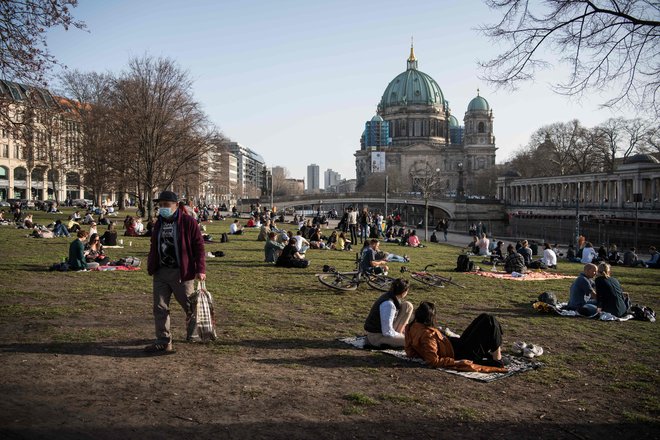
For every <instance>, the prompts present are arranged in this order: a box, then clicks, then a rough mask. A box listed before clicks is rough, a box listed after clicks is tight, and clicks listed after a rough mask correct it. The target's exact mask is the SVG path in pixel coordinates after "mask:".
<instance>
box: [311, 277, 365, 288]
mask: <svg viewBox="0 0 660 440" xmlns="http://www.w3.org/2000/svg"><path fill="white" fill-rule="evenodd" d="M317 277H318V279H319V281H320V282H321V284H323V285H325V286H328V287H330V288H332V289H337V290H344V291H351V290H355V289H357V287H358V282H357V281H356V280H355V278H354V277H353V276H352V275H351V276H348V275H343V274H341V273H324V274H319V275H317Z"/></svg>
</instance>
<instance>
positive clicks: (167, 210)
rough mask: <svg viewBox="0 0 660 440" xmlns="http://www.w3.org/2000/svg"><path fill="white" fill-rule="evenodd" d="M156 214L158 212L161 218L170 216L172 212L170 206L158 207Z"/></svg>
mask: <svg viewBox="0 0 660 440" xmlns="http://www.w3.org/2000/svg"><path fill="white" fill-rule="evenodd" d="M158 214H160V216H161V217H163V218H170V217H172V214H173V213H172V209H171V208H160V209H159V210H158Z"/></svg>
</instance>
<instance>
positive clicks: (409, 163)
mask: <svg viewBox="0 0 660 440" xmlns="http://www.w3.org/2000/svg"><path fill="white" fill-rule="evenodd" d="M463 123H464V124H465V125H464V126H461V125H459V121H458V119H457V118H456V117H455V116H454V115H452V110H451V108H450V107H449V101H447V99H446V98H445V95H444V93H443V91H442V89H441V88H440V86H439V85H438V83H437V82H436V81H435V80H434V79H433V78H432V77H431V76H430V75H428V74H426V73H424V72H422V71H420V70H419V69H418V60H417V58H416V57H415V53H414V49H413V47H411V48H410V56H409V57H408V60H407V69H406V71H405V72H403V73H401V74H399V75H397V76H396V77H395V78H394V79H393V80H392V81H391V82H390V83H389V84H388V86H387V87H386V88H385V92H384V93H383V96H382V98H381V100H380V103H379V105H378V111H377V115H375V116H374V117H373V118H371V120H369V121H368V122H367V123H366V124H365V131H364V132H363V135H362V138H361V140H360V147H361V148H360V150H358V151H357V152H356V153H355V166H356V175H357V187H358V190H359V189H360V187H362V186H364V185H365V184H366V183H367V182H368V180H369V178H370V177H371V176H372V175H373V174H376V173H387V174H388V175H390V176H392V175H398V177H399V178H400V179H401V181H402V182H405V185H406V186H407V187H408V188H409V189H410V190H415V185H416V184H415V182H416V181H417V178H419V177H420V176H421V175H428V173H429V170H430V171H431V172H432V173H433V174H434V178H435V179H437V180H438V182H439V185H438V186H439V187H440V188H441V189H442V190H444V191H445V192H447V193H451V192H454V191H456V190H457V189H458V186H459V174H460V173H459V171H463V173H462V174H463V178H464V182H463V183H464V186H465V189H466V192H468V193H469V192H470V189H471V185H472V181H473V179H474V177H475V175H476V174H477V173H478V172H479V171H480V170H485V169H488V168H490V167H492V166H493V165H494V164H495V151H496V149H497V148H496V147H495V136H494V135H493V111H492V109H491V108H490V105H489V104H488V101H486V99H485V98H484V97H482V96H480V94H479V92H478V91H477V96H476V97H475V98H474V99H472V101H470V103H469V105H468V107H467V111H466V112H465V114H464V116H463ZM440 188H438V189H440Z"/></svg>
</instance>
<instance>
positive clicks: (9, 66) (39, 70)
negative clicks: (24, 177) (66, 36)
mask: <svg viewBox="0 0 660 440" xmlns="http://www.w3.org/2000/svg"><path fill="white" fill-rule="evenodd" d="M77 5H78V0H0V75H1V77H2V79H4V80H8V81H15V82H18V83H23V84H27V85H34V86H41V87H43V86H45V85H46V81H45V75H46V73H47V72H48V70H49V69H50V68H51V67H53V66H54V65H56V64H57V60H56V59H55V57H54V56H53V55H51V54H50V53H49V52H48V47H47V44H46V33H47V31H48V30H49V29H51V28H55V27H62V28H64V29H65V30H68V29H69V28H71V27H73V28H78V29H84V28H85V24H84V23H83V22H81V21H76V20H75V19H74V18H73V16H72V15H71V9H73V8H75V7H76V6H77ZM9 104H11V101H10V100H2V101H0V120H1V121H2V122H3V123H5V124H12V123H15V122H16V121H14V120H12V118H10V114H9Z"/></svg>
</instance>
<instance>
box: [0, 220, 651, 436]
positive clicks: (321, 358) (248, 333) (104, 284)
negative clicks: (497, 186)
mask: <svg viewBox="0 0 660 440" xmlns="http://www.w3.org/2000/svg"><path fill="white" fill-rule="evenodd" d="M59 217H61V218H64V215H61V216H59ZM55 218H57V217H56V216H50V215H46V214H42V213H40V214H36V215H35V221H36V222H38V223H48V222H50V221H53V220H54V219H55ZM121 219H122V217H119V220H120V222H121ZM228 228H229V222H228V221H220V222H213V223H208V224H207V232H208V233H210V234H211V235H213V236H214V237H215V238H216V239H219V237H220V233H221V232H225V231H227V230H228ZM99 230H100V231H104V230H105V227H103V226H101V227H99ZM122 232H123V231H121V230H120V233H122ZM26 235H27V231H24V230H17V229H14V228H9V227H0V269H1V270H2V274H3V275H2V277H0V359H1V360H2V361H3V365H4V366H5V378H6V379H9V380H7V381H6V382H5V383H4V384H2V385H0V392H2V394H3V395H4V396H8V398H7V399H4V401H3V402H2V403H0V413H2V414H5V415H3V416H1V419H0V428H1V430H0V433H3V432H4V433H13V434H16V433H18V434H23V435H26V436H33V435H42V434H44V433H49V432H50V433H53V432H54V433H56V434H57V433H59V434H61V435H62V436H66V435H70V436H73V437H79V438H80V437H86V436H88V435H91V436H92V437H93V438H105V437H108V438H111V437H112V435H114V434H121V433H125V432H127V433H130V432H135V431H131V429H133V430H135V429H142V428H144V427H145V426H147V425H148V426H152V425H155V424H160V425H167V426H170V427H171V428H172V429H173V431H172V432H173V433H185V432H188V431H186V430H187V429H188V427H187V426H188V425H187V424H189V423H191V422H190V421H189V420H187V419H186V418H185V417H184V418H176V417H172V413H173V410H171V409H167V410H165V409H163V407H164V404H165V403H164V402H170V401H176V402H178V403H179V404H181V405H183V406H184V407H186V408H198V409H199V408H204V409H205V411H204V413H203V414H202V415H195V416H190V418H191V419H193V420H194V421H195V423H196V424H197V425H198V427H199V426H214V427H215V431H214V432H220V433H221V432H236V431H235V429H236V427H238V426H240V427H242V429H244V431H243V432H245V433H246V434H245V438H247V437H250V436H251V435H248V434H247V433H252V435H253V436H254V437H259V436H260V433H262V432H270V433H271V435H272V436H275V437H280V436H284V435H285V433H287V435H289V436H293V437H295V438H308V437H307V436H306V435H303V434H308V433H312V432H313V433H314V435H315V436H320V437H324V438H344V437H343V436H342V435H340V434H342V432H345V431H342V430H343V429H346V427H350V429H352V430H353V431H352V432H353V433H354V435H355V436H356V437H357V438H371V437H373V438H376V437H378V435H377V433H385V431H386V430H385V428H384V427H383V424H382V421H387V420H390V419H392V417H394V418H395V419H396V420H399V421H403V420H408V421H411V422H412V421H414V422H415V423H417V424H418V425H419V426H429V429H432V428H433V427H434V426H435V427H436V428H438V427H439V426H441V425H442V426H445V427H449V426H451V428H447V429H448V431H446V432H456V433H458V434H460V433H463V434H465V431H461V430H460V427H461V426H463V427H465V426H466V425H471V426H473V427H476V428H474V429H476V431H469V432H472V434H473V435H474V436H477V437H479V436H482V435H483V436H486V435H487V434H488V433H500V435H502V436H507V433H508V434H515V433H516V432H518V433H519V434H520V433H528V434H530V432H529V431H525V430H523V428H524V427H525V426H528V425H530V424H532V425H536V424H543V425H544V426H545V428H544V429H547V430H548V431H544V432H546V433H547V435H548V436H549V438H557V437H565V436H567V432H568V431H567V429H569V430H571V432H575V433H577V434H576V435H577V436H578V437H579V436H582V437H591V436H592V435H594V436H596V435H600V434H604V433H616V434H617V435H621V436H623V437H626V436H628V435H632V434H636V435H637V434H648V433H650V432H652V430H653V428H657V420H658V415H659V414H660V413H659V410H660V404H659V401H658V397H657V396H658V383H659V379H660V374H659V372H658V368H659V366H660V364H659V362H658V360H659V358H658V348H659V343H658V336H659V332H658V326H657V323H655V324H652V323H648V322H639V321H629V322H624V323H618V322H612V323H605V322H597V321H591V320H587V319H578V318H560V317H554V316H549V315H543V314H539V313H537V312H535V311H534V310H533V309H532V308H531V302H532V300H533V299H535V298H536V297H537V296H538V294H540V293H541V292H543V291H553V292H556V293H557V294H558V297H559V299H560V300H564V301H565V300H567V299H568V288H569V286H570V284H571V280H569V279H566V280H551V281H535V282H513V281H502V280H495V279H488V278H484V277H479V276H474V275H468V274H460V273H458V274H455V273H453V272H451V269H453V268H454V267H455V263H456V256H457V254H458V249H457V248H454V247H451V246H446V245H444V244H437V245H433V246H429V247H427V248H423V249H410V248H403V247H399V246H396V245H389V244H382V245H381V248H383V249H384V250H386V251H389V252H393V253H398V254H403V253H406V254H408V255H409V256H410V257H411V259H412V261H411V263H408V264H406V265H407V266H408V267H410V268H411V269H421V268H423V267H424V266H425V265H426V264H429V263H436V264H437V271H438V272H439V273H441V274H445V275H447V274H450V275H451V276H453V277H454V279H455V280H456V281H457V282H459V283H460V284H462V285H464V286H466V287H467V288H466V289H459V288H457V287H454V286H447V287H446V288H444V289H434V288H431V287H427V286H425V285H422V284H419V283H417V282H415V281H411V282H412V283H413V284H412V286H413V289H411V294H410V295H409V299H410V301H412V302H413V304H414V305H417V304H418V303H419V302H420V301H422V300H430V301H433V302H435V303H436V306H437V308H438V310H439V321H440V323H441V324H442V325H446V326H449V327H450V328H451V329H452V330H454V331H460V330H462V329H463V328H465V327H466V326H467V324H468V323H469V322H470V321H471V320H472V319H473V318H474V317H476V315H478V314H479V313H481V312H488V313H493V314H495V315H496V316H497V317H498V318H499V319H500V321H501V322H502V324H503V328H504V340H505V343H504V349H505V351H506V350H508V348H509V347H510V346H511V344H512V343H513V342H514V341H517V340H524V341H528V342H533V343H535V344H540V345H542V346H543V348H544V349H545V354H544V356H543V357H542V358H541V359H540V360H542V361H543V362H544V363H545V367H544V368H542V369H540V370H537V371H533V372H529V373H525V374H521V375H517V376H514V377H512V378H509V379H505V380H503V381H498V382H494V383H492V384H480V383H476V382H472V381H469V380H468V379H464V378H456V377H453V376H451V375H447V374H445V373H442V372H437V371H433V370H429V369H427V368H423V367H419V366H415V365H404V364H401V361H399V360H398V359H396V358H389V357H388V356H385V355H381V354H378V353H369V352H360V351H358V350H352V349H350V348H348V347H343V346H342V345H341V344H339V343H337V342H336V339H337V338H339V337H342V336H350V335H356V334H362V333H363V330H362V325H363V322H364V318H365V316H366V313H367V311H368V309H369V307H370V305H371V303H372V302H373V301H374V299H375V298H376V297H377V296H378V295H379V292H377V291H375V290H372V289H370V288H368V286H366V285H364V286H360V288H359V289H358V290H357V291H356V292H350V293H340V292H337V291H331V290H329V289H327V288H325V287H324V286H322V285H321V284H320V283H319V282H318V281H317V280H316V278H315V277H314V276H313V274H314V273H317V272H320V270H321V267H322V266H323V265H324V264H330V265H332V266H335V267H337V268H338V269H340V270H352V269H353V268H354V258H355V252H336V251H324V250H310V251H309V252H308V258H309V259H310V260H311V265H310V267H309V268H307V269H304V270H301V269H282V268H276V267H273V266H271V265H266V264H265V263H263V262H262V261H263V251H262V249H263V243H259V242H257V241H256V235H257V231H256V230H252V231H247V233H246V234H245V235H244V236H240V237H230V241H229V242H228V243H224V244H221V243H215V244H210V245H208V246H207V251H215V250H223V251H224V252H225V253H226V256H225V257H222V258H213V259H207V277H208V281H207V287H208V288H209V290H210V291H211V293H212V294H213V295H214V298H215V301H216V303H217V306H218V309H219V310H218V313H219V316H218V331H219V335H220V337H219V340H218V341H216V342H214V343H212V344H210V345H208V346H203V345H190V344H185V343H183V342H181V340H182V339H183V338H184V336H185V334H184V326H183V324H182V320H183V316H182V313H181V311H180V310H179V308H178V305H176V302H175V301H173V307H172V328H173V334H174V335H175V348H177V350H178V353H177V354H175V355H173V356H167V357H159V358H144V357H142V356H141V355H139V354H138V353H139V347H138V346H140V345H141V344H143V343H146V342H148V341H149V340H150V339H151V338H152V337H153V320H152V317H151V279H150V277H149V276H148V275H147V273H146V258H147V252H148V244H149V239H148V238H132V239H129V238H126V239H125V240H124V243H125V245H127V244H128V241H129V240H131V241H132V247H128V246H126V247H125V248H124V249H108V250H107V253H108V255H109V256H110V258H111V259H117V258H120V257H125V256H128V255H132V256H135V257H138V258H141V259H142V260H143V268H142V270H140V271H137V272H88V273H60V272H49V271H47V267H48V266H50V264H52V263H55V262H57V261H61V259H62V257H63V256H66V255H67V253H68V244H69V242H70V240H68V239H63V238H58V239H50V240H43V239H32V238H26ZM400 266H401V265H400V264H396V263H392V264H391V269H393V270H392V273H398V268H399V267H400ZM581 267H582V266H581V265H580V264H572V263H565V262H560V266H559V272H561V273H564V274H568V275H577V274H578V273H579V272H580V271H581ZM613 275H614V276H616V277H618V278H619V280H620V281H621V284H622V285H623V287H624V289H625V290H626V291H627V292H629V293H630V295H631V297H632V299H633V303H640V304H643V305H647V306H650V307H652V308H653V309H655V310H658V309H660V271H658V270H645V269H629V268H619V267H615V268H614V269H613ZM403 276H404V277H409V275H407V274H405V275H403ZM125 347H132V348H130V349H125ZM25 368H28V370H26V369H25ZM154 370H156V371H158V373H157V374H155V373H154ZM201 370H203V371H205V372H206V375H205V376H203V377H201V378H198V379H197V380H198V381H199V385H198V386H202V387H204V389H208V390H213V393H212V394H213V397H211V396H205V395H203V394H201V395H193V394H190V393H186V390H187V389H189V388H188V385H187V380H188V379H186V377H187V375H186V374H187V373H188V374H189V373H190V372H191V371H201ZM25 371H29V372H31V373H32V374H34V377H29V375H28V376H26V375H25ZM450 376H451V377H450ZM163 385H165V388H163ZM90 391H92V392H94V393H96V395H95V396H90V395H89V393H90ZM172 393H174V394H176V397H173V396H172ZM133 395H135V396H133ZM130 396H133V397H135V399H132V397H130ZM71 399H73V401H74V402H75V403H71ZM94 399H97V400H98V402H97V403H94V402H96V400H94ZM155 400H158V402H154V401H155ZM99 402H100V403H99ZM145 402H146V403H145ZM218 402H223V403H222V404H219V403H218ZM140 404H143V405H142V406H139V405H140ZM99 405H101V406H99ZM63 406H64V407H65V409H62V407H63ZM66 408H70V409H66ZM103 411H106V412H103ZM108 411H109V412H108ZM393 411H394V412H395V414H394V415H393V414H392V412H393ZM10 413H11V414H12V416H8V415H7V414H10ZM195 414H196V413H195ZM34 416H38V417H39V419H38V421H37V422H28V420H30V419H31V417H34ZM186 417H187V416H186ZM63 420H66V421H67V422H68V423H69V425H68V427H67V428H66V429H65V428H62V427H60V424H61V422H62V421H63ZM433 423H436V424H437V425H433ZM90 426H94V427H95V429H96V430H91V431H90V430H89V429H90ZM113 426H114V427H116V428H118V429H119V430H118V431H111V430H110V427H113ZM569 426H570V428H567V427H569ZM266 428H268V429H269V431H262V430H264V429H266ZM409 428H410V431H405V430H404V431H401V432H402V433H403V434H404V436H405V433H406V432H408V433H414V432H415V430H414V429H412V427H410V426H409ZM471 429H473V428H471ZM124 430H126V431H124ZM223 430H224V431H223ZM452 430H454V431H452ZM137 432H139V433H140V437H142V438H147V437H150V436H151V435H155V434H154V433H153V432H151V431H147V430H141V431H140V430H138V431H137ZM433 432H434V431H430V432H429V433H428V434H429V436H430V437H434V438H436V436H435V435H431V434H432V433H433ZM469 432H468V434H469ZM532 433H533V434H534V436H536V433H534V432H533V431H532ZM111 434H112V435H111ZM468 434H465V435H468ZM264 435H265V434H264ZM56 436H57V435H56ZM202 436H203V435H202ZM129 437H130V435H129ZM221 437H222V436H221ZM238 437H241V436H240V435H239V436H238ZM155 438H156V437H155Z"/></svg>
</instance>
